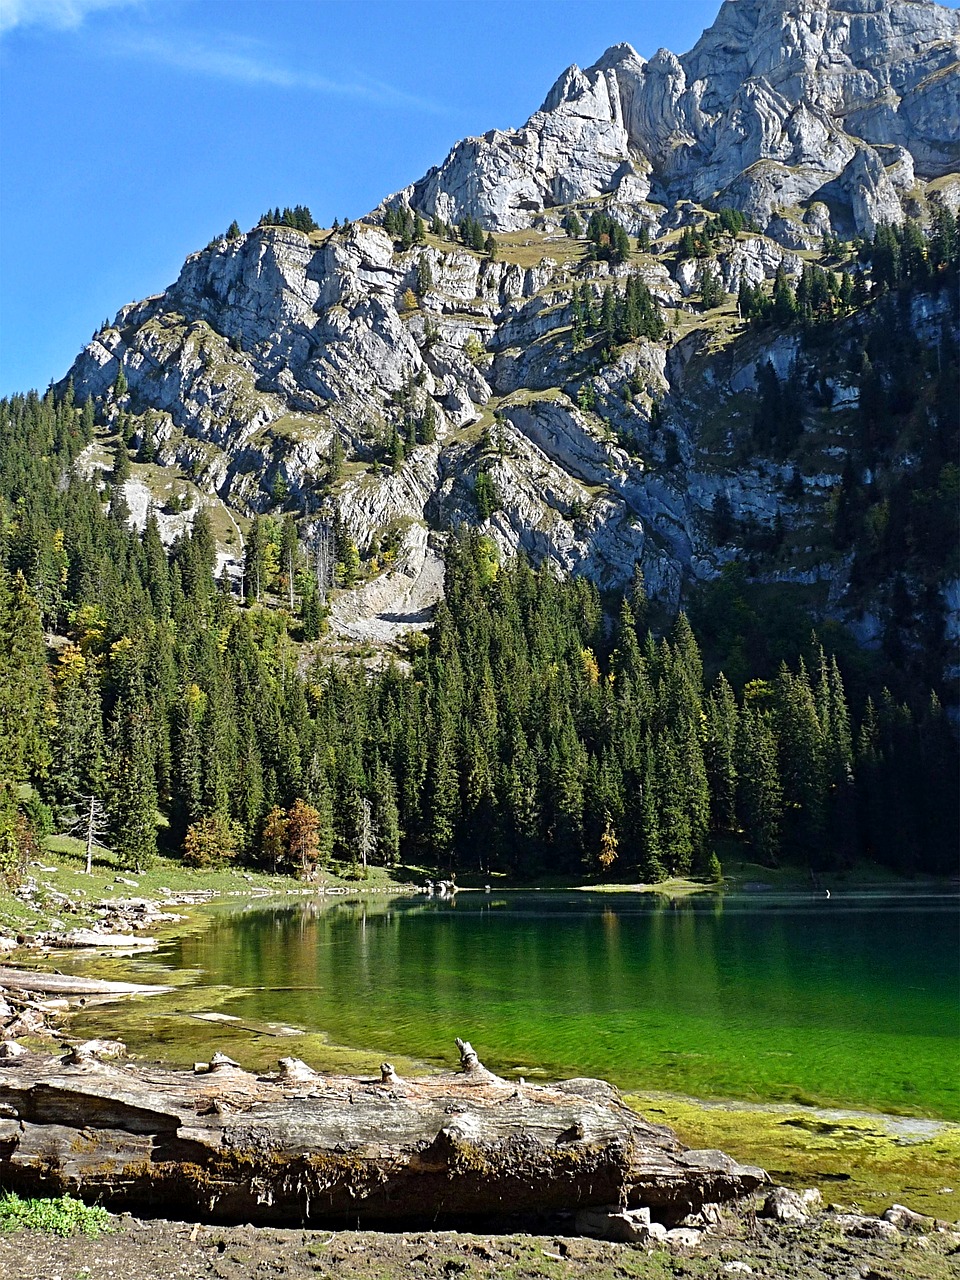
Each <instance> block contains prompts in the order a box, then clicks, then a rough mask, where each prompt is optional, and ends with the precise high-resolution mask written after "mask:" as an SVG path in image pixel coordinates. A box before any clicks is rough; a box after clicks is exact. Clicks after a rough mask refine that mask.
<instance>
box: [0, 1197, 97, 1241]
mask: <svg viewBox="0 0 960 1280" xmlns="http://www.w3.org/2000/svg"><path fill="white" fill-rule="evenodd" d="M23 1230H26V1231H44V1232H47V1233H48V1234H50V1235H57V1236H73V1235H81V1236H91V1237H92V1238H93V1239H96V1238H97V1237H98V1236H100V1235H106V1234H110V1233H111V1232H114V1231H116V1230H117V1227H116V1226H115V1225H114V1223H113V1220H112V1218H111V1217H110V1214H109V1213H107V1211H106V1209H101V1208H100V1207H99V1206H98V1205H86V1204H84V1203H83V1202H82V1201H81V1200H74V1198H73V1196H68V1195H67V1196H59V1197H57V1199H55V1200H48V1199H40V1200H21V1199H20V1197H19V1196H18V1195H17V1193H16V1192H15V1191H6V1192H4V1193H3V1195H2V1196H0V1231H23Z"/></svg>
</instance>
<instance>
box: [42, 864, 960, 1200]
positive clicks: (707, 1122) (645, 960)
mask: <svg viewBox="0 0 960 1280" xmlns="http://www.w3.org/2000/svg"><path fill="white" fill-rule="evenodd" d="M958 901H960V900H958V896H957V894H956V893H955V892H944V891H938V892H934V891H931V890H927V891H923V890H919V889H918V890H917V891H915V892H909V891H904V890H903V889H898V890H897V891H896V892H895V893H894V892H886V891H876V890H874V891H866V890H863V891H855V890H839V891H838V890H834V891H833V892H832V894H829V895H828V894H827V893H825V892H824V891H822V890H821V891H819V892H814V891H808V892H802V891H801V892H789V893H788V892H780V891H773V892H752V893H751V892H743V891H740V892H736V893H702V894H694V895H690V896H683V897H677V898H669V897H666V896H663V895H660V894H656V893H626V892H625V893H609V892H603V893H598V892H589V891H573V890H572V891H566V892H552V891H508V892H501V891H494V892H492V893H485V892H462V893H460V894H458V895H457V896H456V898H454V899H452V900H451V899H441V898H434V897H426V896H420V895H417V896H414V895H404V896H399V897H392V896H390V897H387V896H383V895H366V896H358V897H331V896H327V897H311V898H309V899H303V898H292V899H291V898H284V899H266V900H257V901H250V902H245V903H239V904H237V903H233V904H228V903H223V902H221V903H219V904H215V905H214V906H208V907H206V908H204V909H202V910H201V911H198V912H195V913H194V914H192V915H191V916H190V917H189V918H188V919H187V920H186V921H184V922H181V924H180V925H179V926H176V927H175V928H174V929H173V930H171V933H170V935H169V936H168V937H166V938H163V939H161V942H160V945H159V947H158V948H157V949H156V950H154V951H151V952H148V953H145V954H141V955H138V956H130V957H126V958H123V957H111V958H110V959H109V960H106V959H99V960H94V959H92V958H89V959H81V958H79V957H76V958H74V957H69V958H68V957H61V958H58V963H59V960H60V959H62V960H63V964H62V965H61V967H63V968H70V969H73V970H75V971H77V972H83V973H86V974H90V975H93V974H96V975H97V976H103V977H113V978H126V979H130V980H134V981H143V982H160V983H170V984H172V985H173V986H174V988H175V989H174V991H173V992H171V993H169V994H166V995H157V996H151V997H147V998H143V999H136V1000H132V1001H128V1002H126V1003H121V1004H112V1005H109V1006H96V1005H94V1006H90V1007H88V1008H86V1009H85V1010H83V1012H82V1013H80V1014H79V1015H77V1016H76V1017H75V1018H74V1019H73V1024H72V1027H71V1030H72V1032H73V1033H74V1034H81V1035H89V1036H96V1035H99V1036H109V1037H119V1038H120V1039H122V1040H124V1041H125V1042H126V1044H127V1045H128V1048H129V1050H130V1051H131V1052H132V1053H134V1054H136V1055H138V1056H140V1057H143V1058H147V1059H154V1060H156V1059H162V1060H164V1061H166V1062H168V1063H172V1064H174V1065H179V1066H185V1067H187V1066H190V1065H192V1064H193V1063H194V1061H196V1060H203V1059H206V1058H208V1057H209V1056H210V1054H211V1053H212V1052H213V1051H214V1050H215V1049H220V1050H221V1051H223V1052H226V1053H228V1054H229V1055H230V1056H231V1057H233V1058H235V1059H236V1060H237V1061H238V1062H240V1063H241V1065H242V1066H244V1067H246V1068H248V1069H251V1070H266V1069H270V1068H273V1067H275V1066H276V1061H277V1059H278V1058H280V1057H284V1056H295V1057H299V1058H302V1059H304V1060H305V1061H306V1062H308V1063H309V1064H310V1065H311V1066H313V1067H315V1068H316V1069H319V1070H327V1071H335V1072H344V1073H347V1074H371V1073H376V1072H377V1070H378V1068H379V1063H380V1062H381V1061H383V1060H389V1061H391V1062H393V1064H394V1066H395V1067H396V1069H397V1071H398V1072H399V1073H400V1074H401V1075H404V1074H413V1073H417V1074H423V1073H424V1072H425V1071H429V1070H431V1069H441V1068H442V1069H447V1070H449V1069H452V1068H453V1066H454V1065H455V1062H456V1058H457V1055H456V1049H455V1046H454V1039H455V1037H456V1036H461V1037H463V1038H464V1039H469V1040H470V1041H471V1042H472V1043H473V1045H474V1047H475V1048H476V1049H477V1051H478V1053H479V1054H480V1057H481V1059H482V1060H483V1062H484V1063H485V1065H486V1066H488V1067H490V1068H491V1069H492V1070H494V1071H497V1072H499V1073H500V1074H502V1075H505V1076H508V1077H511V1078H516V1077H524V1078H526V1079H530V1080H545V1079H561V1078H564V1077H571V1076H583V1075H589V1076H600V1077H602V1078H604V1079H607V1080H610V1081H612V1082H613V1083H614V1084H616V1085H618V1086H619V1087H620V1088H621V1089H622V1090H623V1091H624V1092H625V1093H626V1094H627V1095H628V1097H629V1098H630V1100H631V1101H632V1102H633V1103H634V1105H637V1106H638V1107H639V1109H640V1110H642V1111H643V1113H644V1114H646V1115H647V1116H649V1118H651V1119H653V1120H658V1121H662V1122H666V1123H669V1124H672V1125H673V1126H674V1127H675V1128H676V1129H677V1130H678V1132H679V1133H680V1135H681V1137H683V1138H684V1140H685V1141H687V1142H688V1143H689V1144H690V1145H692V1146H719V1147H723V1148H724V1149H726V1150H728V1151H730V1152H731V1153H732V1154H734V1155H736V1156H738V1158H741V1159H749V1160H752V1161H755V1162H757V1163H760V1164H763V1165H764V1166H765V1167H766V1168H767V1169H769V1170H770V1171H771V1173H772V1174H773V1175H774V1177H775V1178H776V1180H778V1181H784V1182H787V1183H788V1184H790V1183H792V1184H794V1185H803V1186H809V1185H819V1186H820V1187H821V1189H823V1191H824V1194H825V1198H826V1199H828V1200H830V1199H842V1200H844V1202H846V1203H850V1202H851V1200H855V1201H856V1203H858V1204H860V1205H861V1206H862V1207H863V1208H870V1207H882V1206H883V1205H888V1204H889V1203H891V1200H896V1199H900V1200H901V1201H902V1202H905V1203H907V1204H910V1205H911V1207H914V1208H916V1209H918V1210H920V1211H922V1212H927V1213H932V1214H934V1215H936V1216H937V1217H940V1218H948V1219H954V1218H957V1217H958V1216H960V1124H958V1123H957V1122H960V1003H958V965H960V959H958V958H960V912H958ZM838 1184H839V1185H838Z"/></svg>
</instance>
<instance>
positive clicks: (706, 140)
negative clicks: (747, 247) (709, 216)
mask: <svg viewBox="0 0 960 1280" xmlns="http://www.w3.org/2000/svg"><path fill="white" fill-rule="evenodd" d="M750 50H753V52H752V54H751V53H750ZM958 58H960V16H958V14H957V12H956V11H955V10H951V9H947V8H945V7H944V6H940V5H937V4H934V3H932V0H895V2H894V3H884V4H879V5H878V4H876V3H874V0H843V2H842V3H829V4H828V3H826V2H825V0H818V2H816V3H810V2H809V0H805V2H804V3H801V4H790V3H786V2H785V0H725V3H724V4H723V5H722V7H721V9H720V13H719V15H718V17H717V19H716V21H715V22H714V24H713V25H712V26H711V27H710V28H708V29H707V31H705V32H704V34H703V35H702V36H701V38H700V40H699V41H698V42H697V43H696V45H694V47H693V49H692V50H691V51H690V52H689V53H688V54H685V55H683V56H682V57H677V56H676V55H675V54H673V53H671V52H670V51H669V50H666V49H660V50H658V51H657V53H656V54H655V55H654V56H653V58H651V59H649V60H648V61H647V60H644V59H643V58H641V57H640V55H639V54H637V53H636V51H635V50H634V49H633V47H632V46H631V45H629V44H619V45H614V46H612V47H611V48H610V49H608V50H606V51H605V53H604V54H602V55H601V57H600V58H599V59H598V60H597V61H596V62H594V63H593V64H592V66H590V67H588V68H587V69H586V70H585V71H583V70H581V69H580V68H579V67H578V66H576V65H573V66H571V67H568V68H567V70H566V71H564V72H563V73H562V74H561V76H560V77H559V78H558V80H557V81H556V82H555V84H554V85H553V87H552V89H551V90H550V92H549V93H548V94H547V97H546V98H545V99H544V102H543V105H542V106H541V107H540V109H539V111H537V112H535V113H534V115H533V116H531V117H530V119H529V120H528V121H527V122H526V124H525V125H523V126H522V127H521V128H520V129H516V130H506V131H500V130H491V131H490V132H489V133H486V134H484V135H482V137H479V138H469V139H465V140H464V141H462V142H460V143H458V144H456V146H455V147H454V148H453V149H452V150H451V152H450V153H449V155H448V156H447V158H446V160H445V161H444V162H443V163H442V164H441V165H440V166H437V167H435V168H434V169H431V170H430V171H429V172H428V173H427V174H426V175H425V176H424V177H423V178H422V179H420V180H419V181H417V182H415V183H413V184H411V186H409V187H407V188H404V189H403V190H402V191H401V192H398V193H397V194H396V195H395V196H394V197H392V198H391V200H392V202H393V203H400V204H403V203H406V204H409V205H410V207H412V208H416V209H418V210H419V211H420V212H422V213H424V214H425V215H426V216H434V215H436V216H439V217H441V218H443V219H444V220H446V221H459V220H460V218H462V217H464V216H470V217H474V218H478V219H479V220H480V221H481V223H482V224H483V225H484V227H487V228H489V229H491V230H493V231H498V230H516V229H518V228H519V227H522V226H527V225H529V224H530V215H531V214H533V213H543V212H545V211H546V210H547V209H549V208H550V207H551V205H553V204H565V203H569V202H570V201H571V200H575V199H591V198H595V197H597V196H600V195H613V194H616V195H618V196H619V197H620V202H621V203H622V204H623V205H626V206H629V205H633V206H640V205H643V204H644V203H646V202H647V201H648V200H649V203H651V204H664V205H669V204H672V203H674V202H675V201H676V200H677V199H682V198H687V199H695V200H697V201H703V200H709V199H721V198H722V199H723V201H724V203H726V204H732V205H734V206H735V207H737V208H739V209H741V210H742V211H743V212H744V213H747V214H749V215H751V216H754V217H757V218H758V220H759V221H760V223H761V226H763V228H764V229H766V228H767V225H768V224H769V222H770V221H771V220H772V217H773V210H774V207H775V206H776V205H778V204H780V205H784V204H785V205H792V204H795V203H797V202H803V201H808V200H811V199H813V198H814V197H815V196H816V195H817V193H818V192H820V193H821V195H820V197H819V198H821V199H824V198H825V199H827V200H828V201H829V202H830V203H831V204H832V205H833V208H834V211H835V213H836V215H837V216H838V217H839V218H840V221H841V224H843V223H844V222H846V223H847V224H848V226H847V227H846V229H847V230H855V231H858V232H866V233H868V234H872V232H873V230H874V229H875V226H876V224H877V222H878V221H881V220H883V221H900V220H902V218H903V216H904V212H905V210H904V208H903V203H904V202H903V199H902V198H901V197H902V196H905V195H906V193H907V192H908V191H909V190H910V188H911V187H912V186H913V185H914V182H915V180H916V179H917V178H918V177H919V178H920V179H921V180H924V179H935V178H939V177H943V176H944V175H945V174H947V173H950V172H952V171H954V170H955V169H956V166H957V161H958V157H960V121H958V119H957V112H956V109H955V101H956V93H957V85H958V83H960V81H958V70H957V66H958ZM952 104H953V106H952ZM951 106H952V109H951ZM847 124H849V125H851V128H852V132H851V133H850V134H848V133H847V132H846V130H845V128H844V127H842V126H846V125H847ZM877 147H880V148H881V149H882V150H885V151H886V153H885V154H881V152H879V151H878V150H877V149H876V148H877ZM891 148H896V150H894V151H890V149H891ZM907 158H909V159H907ZM754 165H759V166H761V167H760V170H759V171H757V172H754V173H751V172H750V170H751V167H752V166H754ZM770 166H774V168H773V170H771V169H770ZM891 166H894V167H897V166H899V169H900V170H904V171H903V172H896V173H895V174H894V175H893V176H891V175H890V174H889V173H888V172H887V170H889V169H890V168H891ZM791 169H797V170H798V172H796V173H791V172H790V170H791ZM831 184H836V186H835V187H834V186H832V185H831ZM825 187H827V188H829V189H828V190H827V191H825V192H824V191H823V188H825ZM621 188H622V190H621ZM957 198H958V197H957V196H954V199H955V200H956V199H957ZM641 216H642V217H644V218H646V219H647V220H648V221H652V220H653V219H654V218H655V217H656V215H655V213H654V212H653V211H651V210H646V209H644V210H642V211H637V212H636V213H635V216H634V221H635V222H637V220H638V219H639V218H640V217H641Z"/></svg>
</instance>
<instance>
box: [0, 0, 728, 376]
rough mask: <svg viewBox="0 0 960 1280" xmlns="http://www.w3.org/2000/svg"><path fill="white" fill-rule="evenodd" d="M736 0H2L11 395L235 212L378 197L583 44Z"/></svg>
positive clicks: (162, 283)
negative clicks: (668, 1)
mask: <svg viewBox="0 0 960 1280" xmlns="http://www.w3.org/2000/svg"><path fill="white" fill-rule="evenodd" d="M718 8H719V0H687V2H686V3H684V4H682V5H676V6H667V5H664V4H662V3H660V2H659V0H652V2H648V0H604V3H602V4H600V3H584V2H583V0H0V394H3V395H6V394H9V393H11V392H13V391H25V390H27V389H29V388H30V387H33V386H36V387H39V388H43V387H45V386H46V385H47V383H48V382H49V381H50V380H51V379H52V378H60V377H62V376H63V374H64V373H65V372H66V370H67V368H68V367H69V365H70V364H71V362H72V360H73V357H74V356H75V355H76V353H77V352H78V351H79V350H80V348H81V346H82V345H83V343H84V342H86V341H87V340H88V339H89V337H90V334H91V333H92V332H93V331H94V330H95V329H96V328H97V327H98V326H99V324H100V322H101V321H102V320H103V319H104V318H105V317H111V318H112V317H113V316H114V314H115V313H116V311H117V309H118V308H119V307H120V306H122V305H123V304H124V303H126V302H130V301H133V300H134V299H138V298H141V297H144V296H146V295H148V294H151V293H158V292H159V291H160V290H162V289H163V288H165V287H166V286H167V285H168V284H170V283H171V282H172V281H173V280H174V279H175V278H176V276H177V274H178V272H179V269H180V266H181V264H182V262H183V259H184V258H185V257H186V255H187V254H188V253H191V252H192V251H193V250H195V249H198V248H201V247H202V246H203V245H205V244H206V243H207V242H208V241H209V240H210V239H211V238H212V237H213V236H214V235H216V234H217V233H218V232H221V231H223V230H225V229H226V227H227V226H228V225H229V223H230V221H231V220H232V219H233V218H236V219H237V220H238V221H239V223H240V225H241V226H242V227H244V228H245V229H246V228H247V227H250V226H252V225H253V224H254V223H255V222H256V221H257V219H258V218H259V216H260V215H261V213H263V212H264V210H265V209H267V208H272V207H273V206H274V205H277V204H279V205H287V204H290V205H293V204H307V205H309V206H310V208H311V210H312V211H313V214H314V217H315V218H316V219H317V221H318V222H320V223H321V224H322V225H329V223H330V222H332V220H333V219H334V218H335V217H339V218H341V219H342V218H344V217H351V218H352V217H359V216H360V215H362V214H363V213H365V212H367V211H368V210H369V209H371V208H372V207H373V206H374V205H375V204H377V203H378V202H379V201H380V200H381V199H382V198H383V196H385V195H387V194H388V193H389V192H391V191H394V190H396V189H397V188H398V187H402V186H405V185H406V184H407V183H408V182H411V181H413V180H414V179H415V178H418V177H420V175H421V174H422V173H423V172H424V171H425V170H426V169H428V168H429V167H430V165H432V164H436V163H439V162H440V161H441V160H442V159H443V157H444V156H445V155H446V153H447V151H448V150H449V148H450V147H451V146H452V144H453V143H454V142H455V141H457V140H458V139H459V138H461V137H464V136H465V135H467V134H476V133H482V132H484V131H485V130H487V129H490V128H493V127H494V126H497V127H500V128H509V127H512V126H516V125H519V124H521V123H522V122H523V121H524V120H525V119H526V118H527V117H528V116H529V115H530V114H531V113H532V112H534V111H535V110H536V109H537V107H538V106H539V105H540V103H541V101H542V100H543V98H544V96H545V95H546V93H547V90H548V89H549V88H550V86H551V84H552V83H553V81H554V80H555V79H556V77H557V76H558V75H559V74H560V72H561V71H563V70H564V68H565V67H567V66H568V65H569V64H570V63H571V62H577V63H579V64H580V65H581V66H586V65H589V63H591V62H593V61H594V60H595V59H596V58H597V57H599V56H600V54H601V53H602V52H603V50H604V49H605V48H607V47H608V46H609V45H611V44H616V43H618V42H620V41H623V40H626V41H629V42H630V43H631V44H633V45H634V46H635V48H636V49H638V51H639V52H640V53H641V54H643V55H644V56H650V55H651V54H652V53H653V52H654V51H655V50H656V49H657V48H659V47H660V46H661V45H666V46H667V47H668V48H671V49H673V50H674V52H676V53H682V52H685V51H686V50H687V49H688V48H690V46H691V45H692V44H694V42H695V41H696V39H697V37H698V35H699V34H700V32H701V30H702V29H703V28H704V27H705V26H708V25H709V24H710V23H711V22H712V20H713V18H714V17H715V15H716V12H717V9H718Z"/></svg>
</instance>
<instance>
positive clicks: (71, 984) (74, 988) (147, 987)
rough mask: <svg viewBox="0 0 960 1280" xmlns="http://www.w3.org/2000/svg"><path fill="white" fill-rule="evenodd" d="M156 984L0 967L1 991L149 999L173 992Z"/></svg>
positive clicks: (170, 988)
mask: <svg viewBox="0 0 960 1280" xmlns="http://www.w3.org/2000/svg"><path fill="white" fill-rule="evenodd" d="M172 990H173V987H162V986H159V985H158V984H156V983H146V984H144V983H140V982H107V981H105V980H104V979H103V978H77V977H75V976H74V975H73V974H72V973H48V972H47V971H46V970H42V969H11V968H6V967H0V991H30V992H37V993H39V994H42V995H64V996H103V997H105V998H110V999H113V998H114V997H116V996H150V995H160V994H161V993H162V992H165V991H172Z"/></svg>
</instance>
